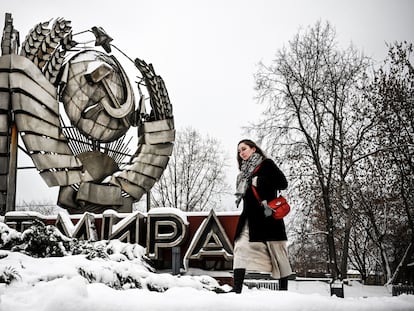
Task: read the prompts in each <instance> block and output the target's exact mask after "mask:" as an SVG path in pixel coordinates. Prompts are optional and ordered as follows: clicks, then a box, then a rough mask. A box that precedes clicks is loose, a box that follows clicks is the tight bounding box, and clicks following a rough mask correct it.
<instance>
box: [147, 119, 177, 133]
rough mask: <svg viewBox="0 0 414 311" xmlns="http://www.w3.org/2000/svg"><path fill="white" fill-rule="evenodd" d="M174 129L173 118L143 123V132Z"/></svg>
mask: <svg viewBox="0 0 414 311" xmlns="http://www.w3.org/2000/svg"><path fill="white" fill-rule="evenodd" d="M172 129H174V119H165V120H158V121H151V122H144V123H143V130H144V132H145V133H152V132H161V131H169V130H172Z"/></svg>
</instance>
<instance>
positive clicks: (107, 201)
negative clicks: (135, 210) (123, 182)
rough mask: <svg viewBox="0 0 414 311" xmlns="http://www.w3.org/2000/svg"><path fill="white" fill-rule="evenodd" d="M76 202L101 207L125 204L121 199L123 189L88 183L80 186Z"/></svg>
mask: <svg viewBox="0 0 414 311" xmlns="http://www.w3.org/2000/svg"><path fill="white" fill-rule="evenodd" d="M76 200H77V201H86V202H90V203H94V204H100V205H122V204H123V201H122V198H121V188H119V187H116V186H109V185H101V184H93V183H88V182H86V183H81V184H80V186H79V190H78V194H77V196H76Z"/></svg>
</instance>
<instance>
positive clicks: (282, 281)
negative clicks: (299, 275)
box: [279, 277, 288, 290]
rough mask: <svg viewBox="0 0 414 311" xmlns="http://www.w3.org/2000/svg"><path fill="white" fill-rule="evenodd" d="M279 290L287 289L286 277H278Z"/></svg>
mask: <svg viewBox="0 0 414 311" xmlns="http://www.w3.org/2000/svg"><path fill="white" fill-rule="evenodd" d="M279 290H288V278H287V277H284V278H280V279H279Z"/></svg>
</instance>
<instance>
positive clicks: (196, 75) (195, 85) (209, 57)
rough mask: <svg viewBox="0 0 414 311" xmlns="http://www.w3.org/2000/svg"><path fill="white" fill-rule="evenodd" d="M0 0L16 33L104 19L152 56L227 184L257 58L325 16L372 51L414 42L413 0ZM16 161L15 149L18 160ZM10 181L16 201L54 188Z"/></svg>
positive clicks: (344, 37)
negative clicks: (224, 165)
mask: <svg viewBox="0 0 414 311" xmlns="http://www.w3.org/2000/svg"><path fill="white" fill-rule="evenodd" d="M0 4H1V6H0V7H1V11H0V25H4V15H5V13H12V17H13V24H14V27H15V29H17V30H18V31H19V33H20V41H21V42H23V40H24V38H25V36H26V35H27V34H28V32H29V31H30V29H31V28H32V27H33V26H34V25H35V24H37V23H39V22H44V21H48V20H50V19H53V18H57V17H63V18H65V19H67V20H70V21H72V23H71V25H72V27H73V30H74V32H80V31H83V30H87V29H90V28H91V27H93V26H101V27H103V28H104V29H105V30H106V31H107V33H108V34H109V35H110V36H111V37H112V38H113V39H114V41H113V42H112V43H113V44H114V45H116V46H117V47H119V48H120V49H121V50H123V51H124V52H125V53H126V54H127V55H128V56H129V57H131V58H136V57H139V58H141V59H144V60H145V61H146V62H147V63H152V64H153V65H154V67H155V71H156V73H157V74H159V75H161V76H162V77H163V79H164V81H165V83H166V87H167V90H168V93H169V96H170V100H171V102H172V105H173V112H174V118H175V125H176V128H177V129H178V130H179V129H182V128H185V127H193V128H195V129H196V130H198V131H199V132H200V133H201V134H202V135H209V136H211V137H213V138H216V139H217V140H219V141H220V142H221V144H222V147H223V152H226V154H227V156H228V157H229V158H230V161H229V169H228V172H227V175H228V182H229V183H230V184H231V185H232V186H233V184H234V181H235V176H236V174H237V168H236V160H235V151H236V144H237V142H238V141H239V140H240V139H241V138H244V137H245V135H244V133H243V130H242V127H243V126H246V125H248V123H249V122H254V121H255V120H257V118H258V117H259V115H260V112H261V110H262V107H261V106H260V105H258V104H257V103H256V102H255V100H254V95H255V93H254V80H253V75H254V73H255V71H256V70H257V63H258V62H260V61H263V62H265V63H269V62H270V61H271V59H272V57H273V56H274V55H275V53H276V51H277V50H278V49H280V48H282V47H283V46H284V45H287V43H288V41H289V40H291V39H292V38H293V36H294V35H295V34H297V32H298V31H299V29H301V28H302V29H303V28H307V27H308V26H312V25H314V24H315V23H316V22H317V21H318V20H321V21H329V22H330V23H331V24H332V25H333V26H334V27H335V29H336V32H337V39H338V41H339V42H340V44H341V45H342V46H343V47H347V46H349V44H351V42H352V43H353V44H354V45H355V46H356V47H357V48H358V49H360V50H362V51H363V52H364V53H365V54H366V55H368V56H371V57H373V58H374V59H376V60H377V61H382V60H383V59H384V58H385V57H386V52H387V49H386V46H385V43H387V42H388V43H392V42H394V41H402V40H407V41H409V42H414V18H413V12H414V1H411V0H388V1H385V0H363V1H360V0H347V1H345V0H343V1H335V0H319V1H317V0H312V1H310V0H303V1H300V0H289V1H286V0H283V1H279V0H250V1H246V0H202V1H197V0H193V1H190V0H179V1H176V0H164V1H163V0H155V1H154V0H145V1H142V0H131V1H126V0H125V1H122V0H118V1H107V0H99V1H95V0H93V1H89V0H83V1H79V0H68V1H56V0H8V1H5V0H0ZM1 27H3V26H1ZM215 147H216V146H212V148H215ZM20 154H21V153H19V156H20ZM23 162H24V155H21V156H20V159H19V163H20V164H23ZM17 187H18V188H17V201H18V202H17V203H18V204H19V202H22V201H23V200H25V201H26V202H27V201H32V200H35V201H45V200H46V201H52V202H56V199H57V192H58V189H57V188H51V189H49V188H48V187H47V186H46V184H45V183H44V182H43V180H42V179H41V178H40V176H38V174H37V172H36V171H35V170H30V171H28V170H25V171H20V172H19V174H18V185H17ZM229 202H233V200H232V199H231V200H230V201H229Z"/></svg>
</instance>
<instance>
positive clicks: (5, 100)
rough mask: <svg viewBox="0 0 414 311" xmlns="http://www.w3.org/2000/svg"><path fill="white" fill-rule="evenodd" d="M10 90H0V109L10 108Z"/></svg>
mask: <svg viewBox="0 0 414 311" xmlns="http://www.w3.org/2000/svg"><path fill="white" fill-rule="evenodd" d="M9 100H10V94H9V92H0V109H3V110H9Z"/></svg>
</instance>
